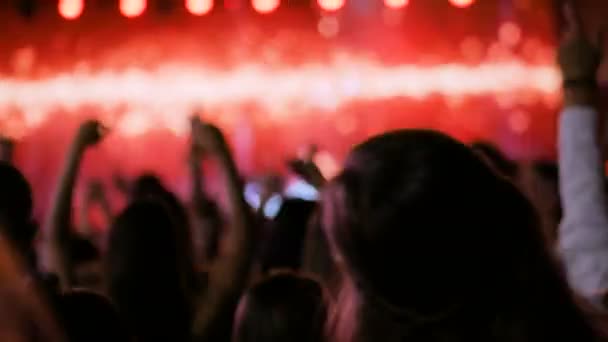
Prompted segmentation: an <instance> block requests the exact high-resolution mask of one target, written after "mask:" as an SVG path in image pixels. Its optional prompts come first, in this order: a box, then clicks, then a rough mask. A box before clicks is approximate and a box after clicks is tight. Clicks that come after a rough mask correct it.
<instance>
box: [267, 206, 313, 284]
mask: <svg viewBox="0 0 608 342" xmlns="http://www.w3.org/2000/svg"><path fill="white" fill-rule="evenodd" d="M314 210H315V203H314V202H310V201H304V200H299V199H288V200H285V202H283V205H282V206H281V209H280V210H279V213H278V214H277V216H276V217H275V218H274V219H273V220H272V221H271V222H270V223H269V225H270V229H269V232H270V235H269V237H268V241H267V243H266V246H265V248H264V251H263V255H262V270H263V271H264V272H266V271H269V270H272V269H291V270H294V271H297V270H299V269H300V267H301V265H302V253H303V248H304V239H305V237H306V230H307V229H308V224H309V221H310V218H311V216H312V214H313V212H314Z"/></svg>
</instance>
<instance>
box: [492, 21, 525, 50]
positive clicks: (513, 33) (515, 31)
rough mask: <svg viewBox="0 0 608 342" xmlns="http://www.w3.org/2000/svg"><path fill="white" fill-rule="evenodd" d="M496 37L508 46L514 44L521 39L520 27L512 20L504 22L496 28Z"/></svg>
mask: <svg viewBox="0 0 608 342" xmlns="http://www.w3.org/2000/svg"><path fill="white" fill-rule="evenodd" d="M498 39H500V41H501V42H502V43H503V44H505V45H508V46H511V47H513V46H515V45H517V44H519V42H520V41H521V28H520V27H519V25H517V24H516V23H514V22H510V21H508V22H505V23H503V24H502V25H500V28H499V29H498Z"/></svg>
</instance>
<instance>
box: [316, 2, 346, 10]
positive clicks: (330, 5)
mask: <svg viewBox="0 0 608 342" xmlns="http://www.w3.org/2000/svg"><path fill="white" fill-rule="evenodd" d="M318 2H319V7H321V9H323V10H325V11H328V12H333V11H337V10H339V9H340V8H342V7H344V2H345V0H318Z"/></svg>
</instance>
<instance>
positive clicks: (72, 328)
mask: <svg viewBox="0 0 608 342" xmlns="http://www.w3.org/2000/svg"><path fill="white" fill-rule="evenodd" d="M58 312H59V316H60V319H61V322H62V324H63V328H64V332H65V335H66V338H67V341H69V342H95V341H99V342H106V341H116V342H128V341H130V340H131V337H130V336H129V333H128V331H127V329H126V326H125V325H124V323H123V322H122V320H121V319H120V316H119V315H118V311H117V310H116V308H115V307H114V305H112V302H111V301H110V299H108V298H106V297H104V296H102V295H100V294H97V293H95V292H90V291H84V290H73V291H70V292H67V293H64V294H63V295H61V298H60V299H59V303H58Z"/></svg>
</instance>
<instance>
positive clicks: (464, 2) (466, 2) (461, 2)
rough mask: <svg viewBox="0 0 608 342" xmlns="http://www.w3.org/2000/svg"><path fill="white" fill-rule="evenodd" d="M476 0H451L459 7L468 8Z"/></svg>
mask: <svg viewBox="0 0 608 342" xmlns="http://www.w3.org/2000/svg"><path fill="white" fill-rule="evenodd" d="M474 2H475V0H450V3H451V4H452V5H454V6H456V7H458V8H466V7H469V6H471V5H472V4H473V3H474Z"/></svg>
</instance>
